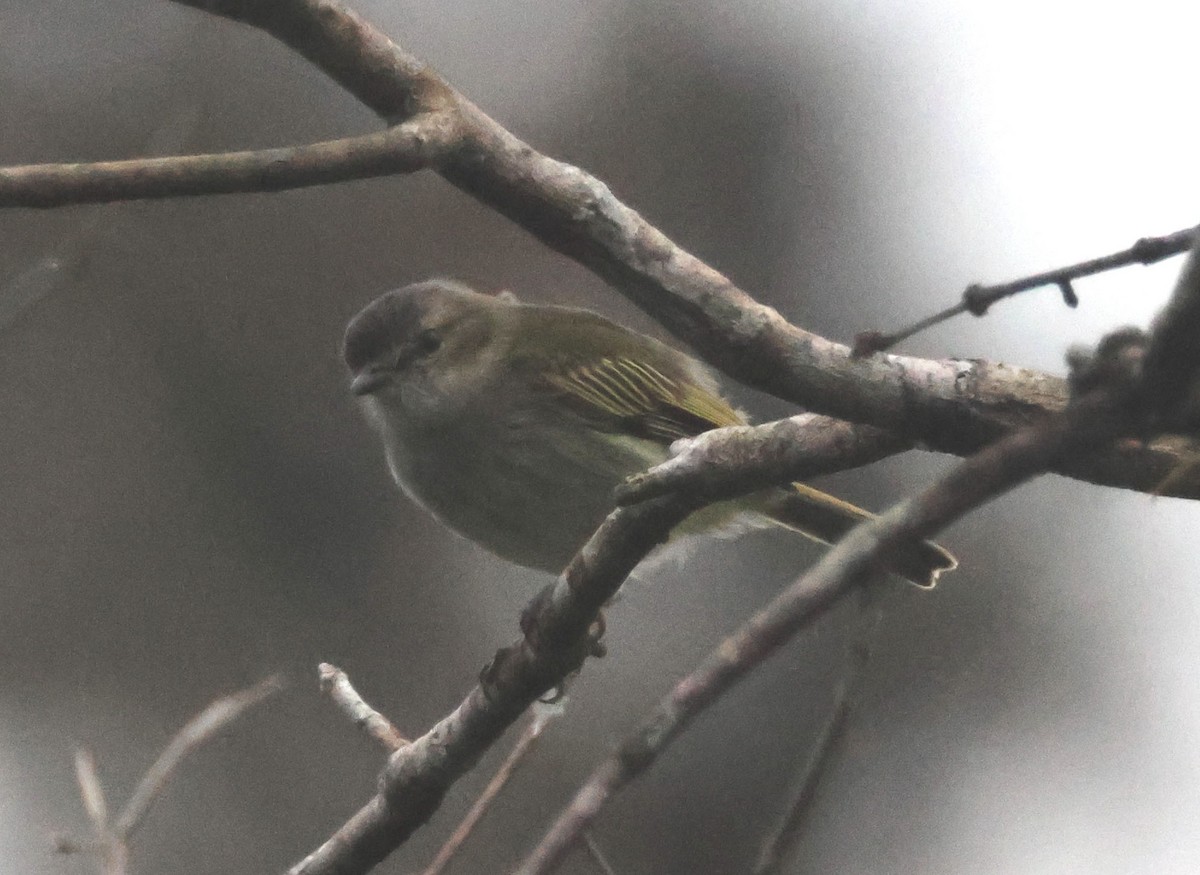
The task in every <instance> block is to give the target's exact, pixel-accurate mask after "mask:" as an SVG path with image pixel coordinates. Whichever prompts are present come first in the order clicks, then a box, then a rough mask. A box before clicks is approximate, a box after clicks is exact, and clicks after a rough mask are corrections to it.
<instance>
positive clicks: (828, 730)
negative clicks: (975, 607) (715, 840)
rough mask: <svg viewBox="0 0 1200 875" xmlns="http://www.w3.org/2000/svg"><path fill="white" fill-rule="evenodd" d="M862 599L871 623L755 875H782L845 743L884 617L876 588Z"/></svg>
mask: <svg viewBox="0 0 1200 875" xmlns="http://www.w3.org/2000/svg"><path fill="white" fill-rule="evenodd" d="M859 599H860V601H859V605H860V607H859V611H860V613H861V614H862V615H863V616H865V617H867V618H868V619H869V622H867V623H863V624H862V625H863V627H864V628H860V629H856V630H855V631H854V634H853V637H852V640H851V644H850V659H849V661H848V663H847V665H846V668H845V670H844V673H843V677H842V679H841V681H840V682H839V683H838V686H837V692H836V693H835V695H834V699H833V705H832V707H831V708H830V711H829V714H828V715H827V716H826V718H825V722H824V724H822V726H821V731H820V732H819V733H818V734H817V738H816V740H815V741H814V742H813V746H812V749H811V750H810V751H809V754H808V757H807V758H806V759H805V762H804V768H803V769H802V770H801V771H800V773H799V775H798V776H797V779H796V781H795V782H794V789H793V790H792V792H791V794H790V795H791V802H790V803H789V804H788V806H787V808H785V809H784V812H783V815H782V816H781V817H780V819H779V822H778V823H777V824H776V826H775V828H774V829H773V830H771V832H770V833H769V834H768V835H767V838H766V841H764V842H763V846H762V849H761V850H760V851H759V855H758V860H757V862H756V863H755V866H754V875H776V873H778V872H779V867H780V865H781V864H782V863H783V860H784V857H785V856H786V855H787V852H788V851H789V850H790V849H791V848H792V847H794V846H795V844H796V842H797V840H798V838H799V836H800V833H801V831H802V828H803V826H804V824H805V823H806V822H807V820H808V816H809V814H810V813H811V811H812V806H813V801H814V800H815V799H816V796H817V787H818V786H819V784H820V782H821V779H822V778H823V777H824V775H825V772H826V771H827V769H828V766H829V763H830V762H831V761H832V759H833V757H834V754H835V753H836V751H837V750H838V748H840V747H841V743H842V742H843V741H844V740H845V736H846V727H847V726H848V725H849V722H850V712H851V709H852V708H853V706H854V702H855V699H856V698H857V695H858V690H859V687H860V686H861V685H862V682H863V678H864V677H865V676H866V668H867V664H868V663H869V662H870V660H871V644H872V641H873V640H874V635H875V630H876V629H877V627H878V625H879V621H880V619H881V617H882V612H881V611H880V609H879V606H878V602H877V598H876V588H875V587H871V586H864V587H861V588H860V590H859Z"/></svg>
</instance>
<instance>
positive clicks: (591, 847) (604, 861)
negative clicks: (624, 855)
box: [583, 832, 617, 875]
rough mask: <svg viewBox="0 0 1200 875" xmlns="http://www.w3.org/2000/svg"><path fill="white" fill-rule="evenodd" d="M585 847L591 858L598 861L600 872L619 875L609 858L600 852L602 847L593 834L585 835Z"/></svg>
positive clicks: (586, 833)
mask: <svg viewBox="0 0 1200 875" xmlns="http://www.w3.org/2000/svg"><path fill="white" fill-rule="evenodd" d="M583 846H584V847H585V848H587V852H588V854H589V855H591V858H592V859H593V860H595V861H596V865H597V866H599V867H600V871H601V872H603V873H604V875H617V871H616V870H615V869H614V868H613V867H612V864H611V863H609V862H608V858H607V857H605V856H604V852H603V851H601V850H600V846H599V845H598V844H596V839H595V838H593V837H592V834H591V832H585V833H584V834H583Z"/></svg>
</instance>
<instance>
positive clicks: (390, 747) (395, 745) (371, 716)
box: [317, 662, 408, 753]
mask: <svg viewBox="0 0 1200 875" xmlns="http://www.w3.org/2000/svg"><path fill="white" fill-rule="evenodd" d="M317 676H318V678H319V679H320V684H321V692H323V693H325V694H326V695H328V696H329V697H330V698H331V699H333V701H334V704H336V705H337V706H338V708H340V709H341V710H342V713H344V714H345V715H346V716H347V717H349V718H350V719H351V720H352V721H354V725H355V726H357V727H358V728H359V729H361V730H362V731H363V732H365V733H366V734H367V735H368V736H370V737H371V738H373V739H374V740H375V741H377V742H379V744H381V745H383V747H384V749H385V750H386V751H387V752H388V753H394V752H395V751H397V750H399V749H400V748H402V747H404V745H406V744H408V739H407V738H405V737H404V736H403V735H401V734H400V730H398V729H397V728H396V727H395V726H393V725H392V722H391V721H390V720H388V719H387V718H386V717H384V716H383V715H382V714H380V713H379V712H378V711H376V710H375V709H374V708H372V707H371V706H370V705H368V704H367V702H366V700H365V699H363V697H362V696H360V695H359V693H358V690H356V689H354V685H353V684H351V683H350V678H349V677H348V676H347V674H346V673H345V672H344V671H342V670H341V669H340V668H338V667H337V666H336V665H330V664H329V663H328V662H322V663H321V664H320V665H318V666H317Z"/></svg>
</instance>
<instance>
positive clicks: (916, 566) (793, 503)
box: [756, 483, 958, 589]
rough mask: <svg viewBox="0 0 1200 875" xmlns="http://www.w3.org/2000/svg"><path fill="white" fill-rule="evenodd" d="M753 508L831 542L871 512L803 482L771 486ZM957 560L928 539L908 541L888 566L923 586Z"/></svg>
mask: <svg viewBox="0 0 1200 875" xmlns="http://www.w3.org/2000/svg"><path fill="white" fill-rule="evenodd" d="M756 505H757V508H756V509H757V510H758V511H759V512H760V513H762V514H764V515H766V516H767V517H769V518H770V519H771V520H773V521H774V522H776V523H779V524H780V525H783V526H787V527H788V528H789V529H794V530H795V531H797V532H800V533H801V534H802V535H807V536H808V537H810V538H812V539H813V540H815V541H822V542H823V543H826V544H833V543H835V542H837V541H839V540H841V538H842V536H844V535H845V534H846V533H847V532H849V531H850V530H851V529H852V528H854V527H855V526H856V525H857V524H858V523H860V522H862V521H863V520H867V519H872V518H874V516H875V514H873V513H871V512H870V511H865V510H863V509H862V508H861V507H856V506H855V505H853V504H850V503H849V502H847V501H842V500H841V499H840V498H835V497H834V496H832V495H828V494H827V493H824V492H821V491H820V490H819V489H813V488H812V487H811V486H806V485H804V484H803V483H793V484H792V485H791V487H790V488H786V489H773V490H771V491H770V492H769V493H767V494H766V495H764V496H763V498H762V501H761V503H759V502H756ZM957 566H958V560H957V559H955V558H954V556H953V555H952V554H951V553H950V552H949V551H948V550H946V549H945V548H944V547H940V546H938V545H937V544H935V543H933V542H932V541H911V542H908V543H906V544H904V545H903V546H902V547H900V548H899V550H898V551H897V552H896V553H894V554H893V555H892V558H891V559H890V560H889V562H888V570H889V571H892V572H893V573H895V574H898V575H900V576H901V577H903V578H904V579H905V580H907V581H910V582H911V583H915V584H916V585H917V586H920V587H923V588H926V589H928V588H930V587H932V586H934V585H935V584H936V583H937V580H938V576H939V575H941V573H942V572H943V571H953V570H954V569H955V568H956V567H957Z"/></svg>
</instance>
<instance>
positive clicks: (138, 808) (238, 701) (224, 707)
mask: <svg viewBox="0 0 1200 875" xmlns="http://www.w3.org/2000/svg"><path fill="white" fill-rule="evenodd" d="M283 686H284V684H283V679H282V678H281V677H280V676H279V675H271V676H270V677H268V678H266V679H265V680H263V681H260V682H259V683H257V684H255V685H254V686H252V687H249V688H248V689H245V690H239V691H238V692H236V693H230V694H229V695H228V696H222V697H221V698H219V699H217V700H215V701H214V702H212V703H211V704H210V705H208V707H206V708H205V709H204V710H203V711H201V712H200V713H199V714H197V715H196V716H195V717H193V718H192V719H191V720H189V721H188V722H187V723H186V724H184V726H183V728H182V729H180V730H179V731H178V732H177V733H175V736H174V738H172V739H171V740H170V742H168V743H167V746H166V747H165V748H163V752H162V753H160V754H159V755H158V759H156V760H155V761H154V763H153V765H151V766H150V768H149V769H147V770H146V774H145V775H143V776H142V779H141V780H140V781H139V782H138V785H137V787H136V788H135V789H134V791H133V795H132V796H130V797H129V801H128V802H127V803H126V804H125V808H124V809H123V810H122V811H121V814H120V816H119V817H118V818H117V821H116V825H115V827H114V829H113V833H114V834H115V835H116V836H117V837H118V838H119V839H120V840H121V841H122V842H127V841H128V840H129V839H130V838H131V837H132V836H133V834H134V832H136V831H137V828H138V827H139V826H141V824H142V821H143V820H144V819H145V817H146V813H147V812H148V811H149V810H150V807H151V806H152V805H153V804H154V801H155V800H156V799H157V798H158V796H159V794H160V793H162V791H163V788H164V787H165V786H166V785H167V782H168V781H169V780H170V779H171V777H172V776H173V775H174V774H175V771H176V769H177V768H178V767H179V764H180V762H182V761H183V759H184V757H186V756H187V755H188V754H189V753H191V752H192V751H194V750H195V749H196V748H197V747H199V746H200V745H202V744H204V742H206V741H208V740H209V739H210V738H212V737H213V736H214V735H216V734H217V733H218V732H220V731H221V730H222V729H224V728H225V727H226V726H228V725H229V724H231V723H232V722H233V721H235V720H237V719H238V718H239V717H241V716H242V714H244V713H245V712H246V711H248V710H249V709H251V708H253V707H254V706H255V705H258V704H259V703H261V702H263V701H265V700H266V699H268V698H270V697H271V696H273V695H275V694H276V693H277V692H279V691H280V690H282V689H283Z"/></svg>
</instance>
